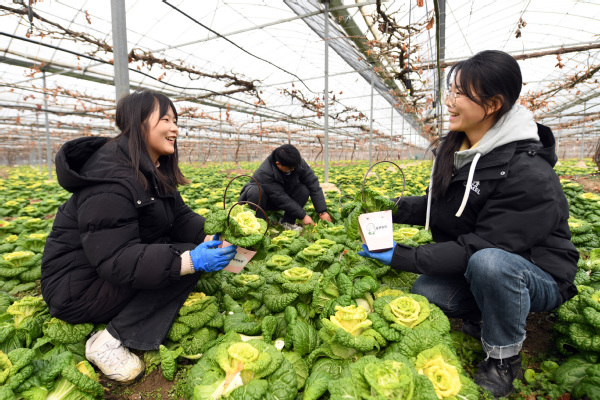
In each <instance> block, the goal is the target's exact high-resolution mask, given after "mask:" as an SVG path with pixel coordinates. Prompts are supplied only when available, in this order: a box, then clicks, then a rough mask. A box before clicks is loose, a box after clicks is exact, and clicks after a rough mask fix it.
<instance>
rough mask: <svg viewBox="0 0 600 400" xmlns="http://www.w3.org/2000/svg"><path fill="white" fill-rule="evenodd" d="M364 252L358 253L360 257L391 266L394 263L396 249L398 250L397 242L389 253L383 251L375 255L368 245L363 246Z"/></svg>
mask: <svg viewBox="0 0 600 400" xmlns="http://www.w3.org/2000/svg"><path fill="white" fill-rule="evenodd" d="M362 248H363V249H362V250H361V251H359V252H358V255H359V256H363V257H367V258H372V259H374V260H377V261H379V262H381V263H383V264H385V265H390V264H391V263H392V255H393V254H394V249H395V248H396V242H394V246H392V248H391V249H389V250H387V251H382V252H381V253H374V252H372V251H369V248H368V247H367V245H366V244H363V245H362Z"/></svg>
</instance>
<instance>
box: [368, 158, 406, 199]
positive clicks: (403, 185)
mask: <svg viewBox="0 0 600 400" xmlns="http://www.w3.org/2000/svg"><path fill="white" fill-rule="evenodd" d="M381 163H389V164H392V165H393V166H395V167H396V168H398V169H399V170H400V172H401V173H402V192H401V193H400V197H398V200H396V204H394V208H395V207H396V206H397V205H398V203H399V202H400V199H401V198H402V196H403V195H404V189H406V178H405V177H404V171H402V168H400V167H399V166H398V164H396V163H394V162H392V161H387V160H383V161H378V162H376V163H375V164H373V165H371V167H370V168H369V170H368V171H367V173H366V174H365V177H364V179H363V183H362V201H363V203H364V202H365V183H366V182H367V175H369V172H371V170H372V169H373V167H374V166H376V165H377V164H381Z"/></svg>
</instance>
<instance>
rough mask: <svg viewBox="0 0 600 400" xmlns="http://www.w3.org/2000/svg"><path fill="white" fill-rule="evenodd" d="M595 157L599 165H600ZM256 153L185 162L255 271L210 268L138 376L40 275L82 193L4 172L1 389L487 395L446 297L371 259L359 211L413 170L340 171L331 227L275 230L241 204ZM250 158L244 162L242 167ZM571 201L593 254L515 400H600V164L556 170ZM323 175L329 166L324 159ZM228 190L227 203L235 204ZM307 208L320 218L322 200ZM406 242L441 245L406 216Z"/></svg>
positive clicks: (384, 199) (531, 358)
mask: <svg viewBox="0 0 600 400" xmlns="http://www.w3.org/2000/svg"><path fill="white" fill-rule="evenodd" d="M588 164H589V165H590V167H591V166H592V165H593V164H592V163H591V162H588ZM257 166H258V164H241V165H235V166H234V165H225V167H226V168H236V170H229V173H225V172H222V170H221V168H220V167H219V166H218V165H213V166H203V167H196V166H189V165H188V166H184V168H183V171H184V174H185V176H186V177H187V178H188V179H190V181H191V183H190V184H189V185H186V186H184V187H182V188H181V193H182V196H183V198H184V200H185V201H186V203H187V204H188V205H189V206H190V207H191V208H192V209H193V210H194V211H196V212H197V213H199V214H201V215H203V216H205V217H206V218H207V221H206V225H205V230H206V232H207V233H210V234H213V233H222V234H223V237H224V239H225V240H227V241H229V242H231V243H235V244H238V245H240V246H244V247H253V248H254V249H256V250H257V254H256V255H255V256H254V258H253V259H252V261H251V262H250V263H249V264H248V265H247V266H246V267H245V268H244V270H243V271H242V273H240V274H234V273H232V272H228V271H219V272H215V273H207V274H204V276H203V277H202V279H201V280H200V281H199V283H198V285H197V286H196V290H195V291H194V292H193V293H192V294H191V295H190V296H189V298H188V300H187V301H186V302H185V304H184V306H183V307H182V308H181V310H180V312H179V315H178V316H177V318H176V320H175V322H174V324H173V326H172V328H171V330H170V331H169V334H168V338H167V340H166V343H164V346H161V347H160V349H159V350H156V351H148V352H138V354H140V356H143V358H144V360H145V362H146V373H145V376H144V378H142V381H141V382H139V383H136V384H134V385H131V386H125V385H121V384H118V383H115V382H111V381H109V380H107V379H105V378H103V377H102V376H101V374H100V373H99V372H97V371H96V370H95V369H94V367H93V366H92V365H90V364H89V363H88V362H87V361H86V360H85V356H84V352H85V341H86V339H87V338H88V337H89V335H90V333H92V332H94V331H96V330H100V329H103V326H100V325H93V324H79V325H71V324H67V323H65V322H63V321H60V320H58V319H56V318H53V317H51V316H50V315H49V313H48V308H47V306H46V304H45V303H44V301H43V299H42V297H41V294H40V293H41V292H40V284H39V279H40V276H41V258H42V253H43V249H44V244H45V240H46V237H47V235H48V233H49V232H50V230H51V227H52V221H53V218H54V214H55V212H56V209H57V207H58V206H59V205H60V204H61V203H62V202H64V201H65V200H66V199H68V198H69V196H70V194H69V193H67V192H66V191H64V190H63V189H62V188H61V187H60V186H59V185H58V184H57V183H56V182H49V181H46V176H47V175H46V174H42V173H40V172H38V171H37V170H35V169H33V168H30V167H18V168H12V169H4V170H3V171H1V172H2V179H1V180H0V399H19V398H23V399H35V400H37V399H46V398H52V399H69V400H72V399H100V398H110V399H141V398H155V399H161V398H162V399H179V398H185V399H192V398H193V399H202V400H209V399H220V398H228V399H247V400H253V399H256V400H258V399H279V400H285V399H287V400H296V399H304V400H309V399H357V400H358V399H373V400H375V399H413V400H419V399H422V400H428V399H432V400H433V399H457V400H458V399H469V400H476V399H485V398H490V399H491V398H492V397H491V396H490V395H489V394H485V393H481V391H480V389H479V387H478V386H477V385H476V384H475V383H474V382H473V380H472V378H471V374H472V373H473V372H474V366H475V365H476V364H477V363H478V362H479V361H481V360H482V359H483V358H484V354H483V351H482V349H481V345H480V343H479V342H477V341H476V340H475V339H473V338H471V337H469V336H465V335H464V334H463V333H461V332H460V329H457V326H458V325H457V324H456V321H451V320H449V319H448V318H447V317H446V316H445V315H444V313H443V312H442V311H441V310H440V309H439V308H438V307H436V306H435V305H433V304H431V303H429V302H428V301H427V299H425V298H424V297H422V296H418V295H413V294H410V288H411V285H412V283H413V282H414V280H415V279H416V277H417V275H415V274H412V273H408V272H401V271H396V270H391V269H390V267H388V266H385V265H382V264H380V263H378V262H377V261H374V260H370V259H365V258H362V257H360V256H359V255H358V254H357V252H358V251H359V250H360V248H361V247H360V245H361V241H360V238H359V236H358V230H357V229H358V226H357V218H358V215H359V214H361V213H363V212H372V211H379V210H385V209H389V208H390V207H391V206H393V203H392V202H390V200H389V199H390V198H392V197H397V196H399V195H400V194H401V193H402V187H403V185H402V175H401V174H400V173H398V171H397V170H395V169H392V168H388V165H377V166H376V167H375V168H374V169H373V172H374V174H372V175H371V176H369V178H368V179H367V180H366V185H365V187H366V190H365V201H364V202H363V201H361V200H362V199H361V192H362V191H361V188H362V182H363V177H364V174H365V173H366V171H367V170H368V164H365V163H358V164H346V165H340V166H333V167H330V170H329V177H330V178H329V180H330V182H331V183H333V184H335V185H336V186H337V188H339V192H338V191H335V190H330V191H326V193H325V194H326V198H327V204H328V208H329V212H330V214H331V216H332V218H333V220H334V223H328V222H325V221H319V223H317V224H316V225H315V226H314V227H307V228H305V229H304V230H303V231H302V232H294V231H282V228H281V227H280V226H279V225H278V224H276V223H275V221H278V219H279V218H280V215H278V214H277V213H269V222H270V224H269V227H268V229H267V231H266V234H264V235H263V232H265V229H266V228H267V226H266V224H265V223H264V222H261V221H260V220H259V221H256V218H255V216H254V214H253V212H251V211H249V210H247V209H246V208H245V207H241V206H236V207H234V208H233V210H232V211H231V213H230V214H229V215H228V213H227V211H229V207H231V206H232V205H233V204H234V203H235V202H236V200H237V197H238V195H239V192H240V190H241V187H242V186H243V185H244V184H245V182H247V180H248V178H241V179H235V180H234V181H233V182H232V183H231V185H230V186H229V189H228V190H227V193H226V196H225V198H224V194H225V193H224V191H225V187H226V186H227V184H228V183H229V182H230V179H231V178H233V177H235V176H236V174H239V173H244V171H246V172H245V173H248V172H249V171H252V170H253V169H254V168H256V167H257ZM240 168H241V169H240ZM430 168H431V162H430V161H422V162H413V163H411V164H409V165H405V166H404V168H403V171H404V177H405V181H406V182H405V184H406V189H405V191H404V196H409V195H422V194H424V193H425V189H426V187H427V184H428V180H429V172H430ZM556 171H557V173H558V174H559V175H560V176H562V177H568V178H569V179H566V178H565V179H561V182H562V186H563V190H564V192H565V194H566V196H567V198H568V200H569V204H570V211H571V218H570V221H569V227H570V228H571V232H572V234H573V239H572V240H573V242H574V243H575V245H576V246H577V247H578V249H579V251H580V254H581V259H580V262H579V265H578V273H577V276H576V284H577V286H578V289H579V294H578V295H577V296H575V297H574V298H573V299H571V300H569V301H568V302H566V303H565V304H563V305H562V306H561V307H559V308H558V309H557V310H556V311H555V312H553V313H550V314H552V318H554V320H555V321H556V322H555V323H554V324H553V326H552V330H553V332H552V337H553V344H554V345H553V347H552V348H551V349H549V350H548V351H547V352H544V353H540V354H526V357H525V358H524V363H523V368H524V379H523V381H522V382H517V383H516V384H515V385H516V391H515V393H514V394H513V395H511V397H510V398H511V399H528V400H530V399H558V398H560V399H564V400H566V399H592V400H593V399H600V362H599V357H600V236H599V234H600V194H598V193H590V192H587V191H586V190H585V189H584V186H583V185H581V184H580V183H578V182H576V181H575V180H576V179H575V178H576V177H577V176H582V175H589V174H590V173H591V172H592V171H593V169H591V168H577V167H575V161H563V163H562V164H561V165H560V166H557V167H556ZM315 172H316V173H317V175H319V174H320V175H321V176H320V179H321V180H322V178H323V177H322V173H323V171H322V168H321V169H320V168H315ZM224 202H225V209H224V204H223V203H224ZM306 210H307V211H308V212H309V213H311V214H312V216H313V219H314V220H315V221H317V220H318V218H317V216H316V214H315V211H314V209H313V207H312V204H311V202H310V201H309V203H308V204H307V206H306ZM394 239H395V240H396V241H397V242H401V243H405V244H408V245H411V246H418V245H420V244H424V243H430V242H431V241H432V238H431V234H430V233H429V232H428V231H425V230H424V229H423V227H421V226H408V225H395V226H394Z"/></svg>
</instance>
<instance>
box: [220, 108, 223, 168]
mask: <svg viewBox="0 0 600 400" xmlns="http://www.w3.org/2000/svg"><path fill="white" fill-rule="evenodd" d="M219 137H220V138H221V140H220V143H221V144H220V151H219V163H220V164H221V171H223V119H222V118H221V109H220V108H219Z"/></svg>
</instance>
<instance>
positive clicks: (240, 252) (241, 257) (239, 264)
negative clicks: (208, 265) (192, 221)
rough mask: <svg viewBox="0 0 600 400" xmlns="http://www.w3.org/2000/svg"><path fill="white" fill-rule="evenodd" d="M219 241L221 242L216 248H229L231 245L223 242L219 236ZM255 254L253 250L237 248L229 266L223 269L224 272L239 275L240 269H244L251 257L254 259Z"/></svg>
mask: <svg viewBox="0 0 600 400" xmlns="http://www.w3.org/2000/svg"><path fill="white" fill-rule="evenodd" d="M219 240H220V241H221V244H220V245H219V246H218V247H219V248H223V247H227V246H231V243H229V242H228V241H226V240H223V238H222V237H221V236H219ZM255 254H256V251H254V250H248V249H244V248H243V247H240V246H238V248H237V251H236V253H235V256H233V260H231V261H230V262H229V264H227V266H226V267H225V268H223V269H224V270H225V271H230V272H233V273H234V274H239V273H240V272H242V269H244V267H245V266H246V264H248V263H249V262H250V260H251V259H252V257H254V255H255Z"/></svg>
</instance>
